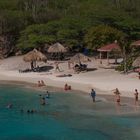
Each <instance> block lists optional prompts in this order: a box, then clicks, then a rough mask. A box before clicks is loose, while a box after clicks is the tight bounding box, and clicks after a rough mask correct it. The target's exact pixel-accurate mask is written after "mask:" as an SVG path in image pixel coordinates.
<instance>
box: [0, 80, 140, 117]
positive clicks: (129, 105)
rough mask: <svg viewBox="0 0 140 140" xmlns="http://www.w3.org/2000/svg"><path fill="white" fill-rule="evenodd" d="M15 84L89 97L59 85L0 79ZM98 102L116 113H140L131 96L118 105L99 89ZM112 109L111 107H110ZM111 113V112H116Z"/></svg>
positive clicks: (4, 83)
mask: <svg viewBox="0 0 140 140" xmlns="http://www.w3.org/2000/svg"><path fill="white" fill-rule="evenodd" d="M7 84H8V85H13V86H19V87H22V88H25V89H27V90H28V89H29V90H33V91H40V92H41V94H45V93H46V90H48V91H49V92H50V93H57V94H59V93H65V94H71V93H73V94H79V95H82V96H83V97H84V96H85V97H86V98H87V93H86V92H84V91H80V90H69V91H65V90H64V89H62V88H58V87H52V86H44V87H37V86H36V84H34V83H30V82H23V81H20V82H19V81H2V80H0V85H7ZM43 92H44V93H43ZM88 100H89V102H91V104H93V105H94V103H92V98H91V97H90V95H89V99H88ZM98 102H104V103H105V104H110V105H111V106H110V107H111V109H112V111H115V112H114V113H115V115H136V114H139V111H140V106H139V105H138V106H135V105H134V100H133V99H132V98H130V97H121V105H120V106H118V105H116V101H115V100H114V95H108V94H102V92H101V91H98V90H97V97H96V102H95V104H96V105H97V104H98ZM113 108H114V109H113ZM109 110H110V109H109ZM114 113H111V114H114Z"/></svg>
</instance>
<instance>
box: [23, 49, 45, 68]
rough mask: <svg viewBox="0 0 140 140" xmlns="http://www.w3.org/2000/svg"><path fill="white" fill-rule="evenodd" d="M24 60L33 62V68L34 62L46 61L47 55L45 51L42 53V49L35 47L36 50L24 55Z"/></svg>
mask: <svg viewBox="0 0 140 140" xmlns="http://www.w3.org/2000/svg"><path fill="white" fill-rule="evenodd" d="M23 60H24V61H25V62H31V68H33V62H36V61H44V62H46V61H47V57H46V56H45V55H44V54H43V53H41V52H40V51H38V50H36V49H34V50H32V51H30V52H28V53H27V54H26V55H25V56H24V57H23Z"/></svg>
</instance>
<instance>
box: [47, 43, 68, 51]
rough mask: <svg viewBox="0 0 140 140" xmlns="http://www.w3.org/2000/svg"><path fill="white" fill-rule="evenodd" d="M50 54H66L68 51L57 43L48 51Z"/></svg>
mask: <svg viewBox="0 0 140 140" xmlns="http://www.w3.org/2000/svg"><path fill="white" fill-rule="evenodd" d="M48 52H49V53H64V52H67V49H66V48H65V47H64V46H63V45H61V44H60V43H55V44H53V45H52V46H50V47H49V49H48Z"/></svg>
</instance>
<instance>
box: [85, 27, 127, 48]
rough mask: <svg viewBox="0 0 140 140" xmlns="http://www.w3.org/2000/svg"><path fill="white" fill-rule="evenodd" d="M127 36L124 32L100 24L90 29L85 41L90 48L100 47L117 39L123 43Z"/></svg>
mask: <svg viewBox="0 0 140 140" xmlns="http://www.w3.org/2000/svg"><path fill="white" fill-rule="evenodd" d="M125 37H126V34H124V33H123V32H121V31H119V30H117V29H115V28H112V27H110V26H106V25H99V26H97V27H92V28H90V29H89V31H88V32H87V34H86V35H85V38H84V41H85V44H86V45H87V47H88V48H90V49H94V50H96V49H98V48H100V47H101V46H102V45H105V44H108V43H112V42H114V41H115V40H117V41H118V42H119V43H122V42H123V41H124V39H125Z"/></svg>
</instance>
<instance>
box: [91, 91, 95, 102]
mask: <svg viewBox="0 0 140 140" xmlns="http://www.w3.org/2000/svg"><path fill="white" fill-rule="evenodd" d="M90 95H91V97H92V100H93V102H95V97H96V92H95V90H94V89H91V93H90Z"/></svg>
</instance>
